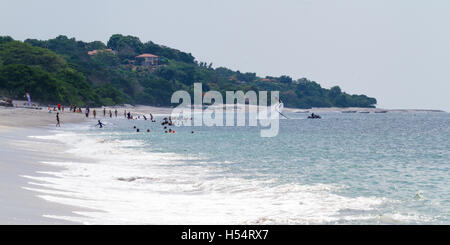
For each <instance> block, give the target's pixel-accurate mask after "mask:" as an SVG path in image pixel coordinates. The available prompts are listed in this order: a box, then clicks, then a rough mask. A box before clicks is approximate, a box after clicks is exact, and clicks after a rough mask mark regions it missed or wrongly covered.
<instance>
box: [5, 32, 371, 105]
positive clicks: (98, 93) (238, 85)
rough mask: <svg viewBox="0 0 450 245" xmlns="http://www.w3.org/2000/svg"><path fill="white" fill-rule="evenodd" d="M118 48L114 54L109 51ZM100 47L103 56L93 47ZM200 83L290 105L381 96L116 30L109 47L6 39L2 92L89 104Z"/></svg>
mask: <svg viewBox="0 0 450 245" xmlns="http://www.w3.org/2000/svg"><path fill="white" fill-rule="evenodd" d="M107 48H110V49H112V50H113V52H110V51H108V52H106V51H105V50H106V49H107ZM93 50H100V51H102V50H103V52H97V53H96V54H95V55H88V52H89V51H93ZM143 53H150V54H154V55H157V56H159V61H160V62H159V65H158V66H152V67H146V66H140V65H138V64H135V63H134V59H135V56H137V55H139V54H143ZM194 82H201V83H203V89H204V90H217V91H219V92H221V93H222V94H225V91H230V90H231V91H236V90H243V91H248V90H255V91H263V90H267V91H271V90H278V91H280V96H281V98H282V99H283V101H284V102H285V105H286V106H289V107H297V108H310V107H331V106H338V107H356V106H358V107H374V106H375V104H376V103H377V101H376V99H374V98H370V97H367V96H366V95H349V94H347V93H345V92H342V91H341V88H339V87H338V86H335V87H332V88H331V89H325V88H322V87H321V86H320V84H318V83H316V82H314V81H310V80H308V79H306V78H302V79H297V80H294V79H292V78H291V77H290V76H287V75H283V76H280V77H266V78H260V77H258V76H257V75H256V73H251V72H245V73H243V72H240V71H233V70H231V69H228V68H225V67H218V68H213V67H212V64H207V63H206V62H198V61H197V60H195V58H194V57H193V56H192V55H191V54H190V53H186V52H182V51H179V50H177V49H173V48H169V47H165V46H163V45H158V44H155V43H153V42H151V41H149V42H146V43H142V42H141V41H140V39H139V38H138V37H133V36H124V35H121V34H115V35H113V36H111V38H110V39H109V41H108V42H107V44H104V43H103V42H101V41H94V42H83V41H77V40H76V39H75V38H68V37H66V36H58V37H56V38H54V39H50V40H36V39H27V40H25V41H24V42H20V41H14V40H13V39H12V38H11V37H0V93H1V94H4V95H8V96H11V97H14V98H23V97H24V95H25V93H26V92H30V93H32V96H33V99H34V100H38V101H41V102H48V103H52V102H55V103H56V102H58V103H72V104H77V105H80V106H83V105H113V104H123V103H130V104H147V105H157V106H158V105H160V106H162V105H166V106H167V105H170V98H171V95H172V93H173V92H175V91H177V90H180V89H183V90H186V91H189V92H190V93H192V90H193V86H192V84H193V83H194Z"/></svg>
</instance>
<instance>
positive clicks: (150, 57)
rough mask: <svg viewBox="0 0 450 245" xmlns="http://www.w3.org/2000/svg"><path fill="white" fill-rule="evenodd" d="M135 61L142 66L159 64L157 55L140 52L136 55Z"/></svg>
mask: <svg viewBox="0 0 450 245" xmlns="http://www.w3.org/2000/svg"><path fill="white" fill-rule="evenodd" d="M136 61H137V63H138V64H140V65H142V66H157V65H159V57H158V56H156V55H154V54H141V55H138V56H136Z"/></svg>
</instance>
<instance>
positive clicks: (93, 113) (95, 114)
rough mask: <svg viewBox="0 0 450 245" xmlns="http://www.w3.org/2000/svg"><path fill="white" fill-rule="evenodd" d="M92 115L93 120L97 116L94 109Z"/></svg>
mask: <svg viewBox="0 0 450 245" xmlns="http://www.w3.org/2000/svg"><path fill="white" fill-rule="evenodd" d="M92 115H94V118H95V117H96V116H97V111H96V110H95V109H94V110H93V111H92Z"/></svg>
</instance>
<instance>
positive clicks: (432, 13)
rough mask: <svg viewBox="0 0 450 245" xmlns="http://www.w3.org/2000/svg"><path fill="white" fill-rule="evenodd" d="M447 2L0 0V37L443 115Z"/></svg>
mask: <svg viewBox="0 0 450 245" xmlns="http://www.w3.org/2000/svg"><path fill="white" fill-rule="evenodd" d="M449 23H450V1H447V0H430V1H422V0H366V1H361V0H245V1H242V0H226V1H225V0H223V1H218V0H190V1H186V0H164V1H161V0H160V1H153V0H127V1H122V0H121V1H118V0H89V1H87V0H78V1H63V0H40V1H33V0H29V1H26V0H0V35H9V36H11V37H13V38H14V39H16V40H25V39H27V38H36V39H49V38H54V37H56V36H58V35H66V36H68V37H75V38H76V39H77V40H82V41H94V40H100V41H103V42H105V43H106V42H107V41H108V39H109V37H110V36H111V35H112V34H116V33H120V34H124V35H133V36H137V37H139V38H140V39H141V41H143V42H147V41H153V42H155V43H158V44H162V45H165V46H169V47H172V48H176V49H179V50H182V51H185V52H189V53H192V54H193V55H194V56H195V57H196V59H197V60H198V61H204V62H208V63H210V62H211V63H213V66H214V67H219V66H224V67H228V68H230V69H233V70H239V71H241V72H256V73H257V75H258V76H262V77H264V76H280V75H289V76H291V77H292V78H294V79H297V78H303V77H306V78H308V79H310V80H313V81H316V82H318V83H319V84H321V85H322V86H323V87H326V88H329V87H332V86H335V85H339V86H340V87H341V88H342V90H343V91H346V92H348V93H350V94H366V95H368V96H371V97H375V98H377V100H378V105H377V106H378V107H381V108H389V109H399V108H401V109H440V110H445V111H448V112H450V31H449V26H448V25H449Z"/></svg>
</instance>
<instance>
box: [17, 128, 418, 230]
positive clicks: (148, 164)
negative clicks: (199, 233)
mask: <svg viewBox="0 0 450 245" xmlns="http://www.w3.org/2000/svg"><path fill="white" fill-rule="evenodd" d="M39 138H40V139H49V140H61V141H63V142H66V143H67V144H68V145H69V146H70V147H69V148H68V150H67V151H68V152H70V153H73V154H76V155H80V156H88V157H92V158H94V159H95V161H94V162H89V163H86V162H45V163H46V164H50V165H54V166H59V167H63V170H61V171H55V172H46V173H45V175H43V176H39V177H36V176H24V177H26V178H29V179H30V184H32V185H33V186H34V188H28V189H29V190H32V191H36V192H37V193H38V195H39V196H40V197H41V198H43V199H45V200H48V201H51V202H57V203H62V204H68V205H72V206H79V207H83V208H88V209H91V210H94V211H77V212H75V213H76V214H77V215H76V216H75V215H74V216H55V215H51V214H48V215H45V216H46V217H49V218H57V219H64V220H70V221H76V222H81V223H84V224H318V223H333V222H339V221H340V220H366V219H376V217H374V216H373V215H372V214H367V215H366V214H364V212H365V211H371V210H374V209H375V208H377V207H378V206H380V205H382V204H384V203H386V202H389V200H386V199H383V198H378V197H354V198H351V197H345V196H341V195H338V194H336V192H337V191H338V190H339V189H340V188H342V187H341V186H335V185H327V184H316V185H300V184H295V183H292V184H277V182H276V181H274V180H270V179H269V180H255V179H248V178H243V177H242V176H240V175H238V174H234V175H231V174H228V175H221V174H219V173H220V172H221V169H220V168H221V165H217V164H215V165H208V164H195V165H188V164H185V162H184V161H185V160H186V158H187V157H188V156H187V155H180V154H171V153H151V152H147V151H144V150H143V149H141V148H139V147H138V148H136V146H142V142H139V141H135V140H112V139H109V138H108V137H98V136H96V137H93V136H92V135H88V134H81V133H79V132H77V133H73V132H63V133H61V132H60V133H58V134H55V135H48V136H39ZM130 146H132V147H130ZM342 210H357V211H360V212H358V213H357V214H352V213H351V212H350V213H349V214H346V215H342V214H341V211H342ZM361 213H362V214H361ZM80 215H81V216H80ZM401 218H402V217H400V216H399V217H395V219H401ZM407 218H410V217H407Z"/></svg>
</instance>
